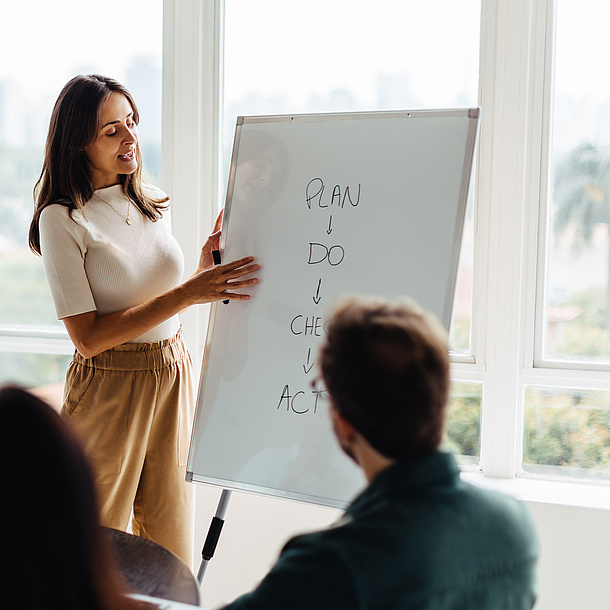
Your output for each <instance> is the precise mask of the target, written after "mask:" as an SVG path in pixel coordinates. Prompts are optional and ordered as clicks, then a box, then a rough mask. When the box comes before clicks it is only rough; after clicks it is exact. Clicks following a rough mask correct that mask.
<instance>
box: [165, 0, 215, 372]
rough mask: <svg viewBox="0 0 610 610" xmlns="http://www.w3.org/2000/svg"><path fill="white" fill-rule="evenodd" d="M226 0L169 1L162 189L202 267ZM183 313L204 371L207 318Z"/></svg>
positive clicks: (178, 233) (192, 261)
mask: <svg viewBox="0 0 610 610" xmlns="http://www.w3.org/2000/svg"><path fill="white" fill-rule="evenodd" d="M222 9H223V2H222V0H164V41H163V157H162V168H163V184H162V186H163V188H165V189H166V190H167V192H168V193H169V194H170V195H171V197H172V203H173V205H172V226H173V233H174V236H175V237H176V239H177V240H178V242H179V243H180V245H181V247H182V250H183V252H184V257H185V261H186V268H185V273H186V274H187V275H190V274H191V273H192V271H193V270H194V269H195V265H196V264H197V260H198V258H199V251H200V248H201V245H202V244H203V242H204V241H205V239H206V237H207V235H208V234H209V232H210V231H211V228H212V226H213V223H214V220H215V215H216V213H217V201H218V174H219V172H218V165H219V155H218V148H219V124H220V119H219V116H220V107H221V91H222V90H221V55H222V29H223V25H222V13H223V10H222ZM203 313H204V312H203V311H202V308H201V307H195V308H192V309H191V310H189V311H187V312H184V313H183V314H182V315H181V321H182V325H183V327H184V334H185V339H186V341H187V343H188V345H189V348H190V351H191V354H192V356H193V359H194V361H195V366H196V367H198V364H199V360H200V356H201V353H202V350H203V341H204V337H205V330H206V316H205V315H202V314H203Z"/></svg>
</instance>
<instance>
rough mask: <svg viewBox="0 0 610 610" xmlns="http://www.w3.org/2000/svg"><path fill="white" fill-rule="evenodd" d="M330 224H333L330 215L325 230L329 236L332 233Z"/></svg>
mask: <svg viewBox="0 0 610 610" xmlns="http://www.w3.org/2000/svg"><path fill="white" fill-rule="evenodd" d="M332 224H333V216H332V214H331V215H330V219H329V221H328V229H326V232H327V233H328V234H329V235H330V234H331V233H332V232H333V227H332Z"/></svg>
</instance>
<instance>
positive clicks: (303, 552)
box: [227, 453, 538, 610]
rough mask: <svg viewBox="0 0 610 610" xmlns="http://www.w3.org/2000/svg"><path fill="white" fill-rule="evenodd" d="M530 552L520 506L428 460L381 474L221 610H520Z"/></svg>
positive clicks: (528, 600) (534, 553) (529, 600)
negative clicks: (337, 515)
mask: <svg viewBox="0 0 610 610" xmlns="http://www.w3.org/2000/svg"><path fill="white" fill-rule="evenodd" d="M537 557H538V544H537V537H536V532H535V529H534V526H533V523H532V520H531V518H530V516H529V513H528V512H527V510H526V508H525V506H524V505H523V504H522V503H520V502H518V501H517V500H514V499H512V498H508V497H506V496H503V495H500V494H497V493H494V492H491V491H486V490H482V489H479V488H477V487H474V486H473V485H469V484H467V483H464V482H463V481H461V480H460V478H459V470H458V467H457V465H456V463H455V460H454V458H453V457H452V456H451V455H449V454H446V453H434V454H432V455H429V456H427V457H425V458H422V459H420V460H417V461H414V462H406V463H400V464H397V465H395V466H392V467H391V468H388V469H387V470H384V471H383V472H381V473H380V474H379V475H377V477H375V478H374V479H373V481H371V483H370V485H369V486H368V487H367V488H366V489H365V490H364V491H363V492H362V493H361V494H360V496H358V497H357V498H356V500H355V501H354V502H353V503H352V504H351V506H350V507H349V508H348V510H347V511H346V512H345V515H344V516H343V518H342V519H341V520H340V521H339V522H338V523H337V524H336V525H334V526H332V527H330V528H329V529H326V530H323V531H320V532H316V533H312V534H307V535H303V536H297V537H295V538H293V539H292V540H290V541H289V542H288V544H287V545H286V546H285V547H284V549H283V550H282V553H281V555H280V558H279V559H278V561H277V563H276V565H275V566H274V567H273V569H272V570H271V572H269V574H268V575H267V576H266V577H265V578H264V579H263V581H262V582H261V583H260V585H259V586H258V587H257V588H256V589H255V590H254V591H252V592H251V593H248V594H246V595H244V596H242V597H240V598H238V599H237V600H235V601H234V602H233V603H232V604H230V605H229V606H227V608H229V609H230V610H259V609H260V610H276V609H278V610H279V609H280V608H281V609H282V610H326V609H328V610H342V609H346V610H347V609H349V610H364V609H367V610H368V609H373V608H376V609H383V610H394V609H399V608H400V609H404V610H411V609H417V610H465V609H472V610H526V609H527V610H529V609H530V608H531V607H532V606H533V605H534V602H535V600H536V578H535V569H536V561H537Z"/></svg>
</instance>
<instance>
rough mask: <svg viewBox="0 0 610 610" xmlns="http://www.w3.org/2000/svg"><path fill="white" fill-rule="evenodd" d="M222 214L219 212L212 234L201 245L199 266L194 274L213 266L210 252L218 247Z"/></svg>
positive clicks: (221, 211)
mask: <svg viewBox="0 0 610 610" xmlns="http://www.w3.org/2000/svg"><path fill="white" fill-rule="evenodd" d="M223 212H224V210H220V214H218V218H217V219H216V222H215V223H214V229H213V231H212V234H211V235H210V236H209V237H208V238H207V240H206V242H205V244H203V247H202V248H201V254H200V256H199V265H197V271H196V272H195V273H201V272H202V271H206V270H207V269H211V268H212V267H213V266H214V258H213V257H212V250H218V247H219V246H220V229H221V227H222V215H223Z"/></svg>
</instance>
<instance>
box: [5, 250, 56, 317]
mask: <svg viewBox="0 0 610 610" xmlns="http://www.w3.org/2000/svg"><path fill="white" fill-rule="evenodd" d="M0 285H1V286H3V289H2V290H0V323H2V324H35V325H40V326H45V325H57V324H59V322H58V321H57V316H56V315H55V310H54V308H53V304H52V302H51V297H50V294H49V289H48V287H47V283H46V280H45V277H44V271H43V268H42V262H41V260H40V259H39V258H38V257H37V256H34V254H32V253H31V252H30V251H29V250H21V251H17V252H10V253H8V254H6V253H5V254H0Z"/></svg>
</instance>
